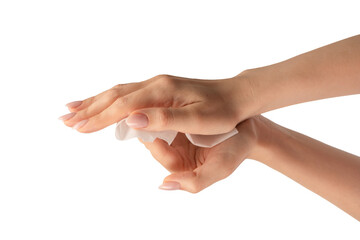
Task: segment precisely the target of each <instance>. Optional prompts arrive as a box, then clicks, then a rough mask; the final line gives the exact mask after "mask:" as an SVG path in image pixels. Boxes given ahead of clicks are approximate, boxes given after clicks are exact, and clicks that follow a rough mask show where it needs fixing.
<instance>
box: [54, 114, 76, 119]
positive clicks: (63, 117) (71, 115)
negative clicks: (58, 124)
mask: <svg viewBox="0 0 360 240" xmlns="http://www.w3.org/2000/svg"><path fill="white" fill-rule="evenodd" d="M75 114H76V113H68V114H65V115H63V116H61V117H59V118H58V119H59V120H62V121H66V120H69V119H70V118H72V117H73V116H74V115H75Z"/></svg>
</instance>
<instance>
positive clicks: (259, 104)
mask: <svg viewBox="0 0 360 240" xmlns="http://www.w3.org/2000/svg"><path fill="white" fill-rule="evenodd" d="M238 77H239V78H241V79H244V78H245V79H248V82H249V85H250V87H251V91H252V94H253V97H254V101H253V102H254V103H255V104H256V106H255V107H253V108H252V109H254V110H253V111H255V112H252V113H249V116H242V117H245V118H246V117H250V115H251V116H254V115H257V114H260V113H263V112H267V111H269V110H272V109H277V108H281V107H284V106H288V105H292V104H297V103H301V102H307V101H312V100H318V99H323V98H330V97H336V96H344V95H350V94H357V93H360V35H357V36H354V37H351V38H348V39H345V40H342V41H339V42H336V43H333V44H330V45H327V46H324V47H321V48H318V49H315V50H313V51H310V52H307V53H304V54H301V55H299V56H296V57H294V58H291V59H288V60H286V61H283V62H280V63H276V64H273V65H270V66H266V67H261V68H256V69H250V70H247V71H244V72H243V73H241V74H240V75H238Z"/></svg>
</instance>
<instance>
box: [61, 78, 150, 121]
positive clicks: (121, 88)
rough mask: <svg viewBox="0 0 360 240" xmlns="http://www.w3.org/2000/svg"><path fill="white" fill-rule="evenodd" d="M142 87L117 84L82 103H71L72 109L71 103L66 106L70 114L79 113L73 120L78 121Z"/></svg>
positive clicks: (132, 84)
mask: <svg viewBox="0 0 360 240" xmlns="http://www.w3.org/2000/svg"><path fill="white" fill-rule="evenodd" d="M143 85H144V84H143V83H127V84H117V85H115V86H114V87H112V88H110V89H108V90H106V91H104V92H102V93H100V94H98V95H96V96H93V97H90V98H87V99H85V100H84V101H75V102H72V103H74V107H72V103H68V104H67V106H68V108H69V110H70V112H76V113H80V114H79V115H78V118H74V119H73V120H74V121H79V120H81V119H85V118H89V117H91V116H93V115H95V114H97V113H99V112H101V111H103V110H104V109H105V108H107V107H108V106H109V105H111V103H113V102H114V101H115V100H116V98H117V97H121V96H124V95H126V94H129V93H131V92H133V91H136V90H137V89H139V88H141V87H143ZM78 104H80V105H78Z"/></svg>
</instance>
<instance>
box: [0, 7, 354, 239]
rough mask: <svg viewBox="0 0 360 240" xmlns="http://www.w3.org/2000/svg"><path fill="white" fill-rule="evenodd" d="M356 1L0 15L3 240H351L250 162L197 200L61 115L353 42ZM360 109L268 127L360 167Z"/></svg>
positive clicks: (296, 191)
mask: <svg viewBox="0 0 360 240" xmlns="http://www.w3.org/2000/svg"><path fill="white" fill-rule="evenodd" d="M356 2H358V1H352V2H349V1H338V2H335V1H309V2H308V3H306V1H298V3H294V1H283V2H279V1H247V2H242V1H223V0H222V1H209V0H207V1H195V0H193V1H184V0H183V1H145V0H144V1H136V0H132V1H90V0H87V1H76V0H70V1H65V0H62V1H16V0H9V1H6V0H1V1H0V81H1V83H0V107H1V119H0V123H1V124H0V139H1V145H0V148H1V151H0V239H1V240H8V239H37V240H40V239H317V238H318V239H359V238H360V224H359V222H358V221H356V220H355V219H353V218H352V217H350V216H349V215H347V214H346V213H344V212H343V211H342V210H340V209H338V208H337V207H335V206H334V205H332V204H331V203H329V202H327V201H326V200H324V199H322V198H321V197H319V196H318V195H316V194H314V193H312V192H311V191H309V190H307V189H305V188H304V187H302V186H300V185H299V184H297V183H295V182H294V181H292V180H291V179H289V178H287V177H285V176H283V175H281V174H280V173H278V172H276V171H274V170H272V169H270V168H268V167H267V166H265V165H262V164H260V163H258V162H255V161H251V160H246V161H245V162H244V163H243V164H242V165H241V166H240V167H239V168H238V169H237V170H236V171H235V172H234V173H233V174H232V175H231V176H230V177H229V178H227V179H225V180H223V181H221V182H218V183H216V184H214V185H213V186H211V187H209V188H208V189H205V190H204V191H202V192H200V193H198V194H190V193H187V192H182V191H171V192H168V191H161V190H158V188H157V187H158V186H159V185H160V184H161V183H162V180H163V178H164V177H165V176H167V174H168V172H167V171H166V170H165V169H163V168H162V167H161V165H160V164H159V163H157V162H156V161H155V160H154V159H153V158H152V157H151V155H150V153H149V152H148V151H147V150H146V149H145V148H144V147H143V146H142V144H140V143H139V142H137V140H135V139H134V140H129V141H126V142H119V141H117V140H116V139H115V136H114V130H115V126H114V125H112V126H110V127H108V128H106V129H104V130H102V131H99V132H96V133H91V134H81V133H79V132H77V131H74V130H72V129H71V128H68V127H65V125H63V123H62V122H61V121H59V120H57V117H59V116H60V115H63V114H66V113H67V109H66V108H65V107H64V104H66V103H68V102H70V101H75V100H82V99H85V98H87V97H90V96H93V95H95V94H97V93H100V92H102V91H104V90H106V89H108V88H110V87H112V86H114V85H115V84H118V83H127V82H134V81H142V80H145V79H147V78H150V77H152V76H154V75H157V74H161V73H166V74H172V75H178V76H184V77H194V78H208V79H216V78H226V77H231V76H234V75H236V74H238V73H240V72H241V71H242V70H245V69H247V68H253V67H260V66H264V65H268V64H271V63H275V62H278V61H282V60H285V59H287V58H289V57H292V56H295V55H297V54H300V53H303V52H306V51H309V50H312V49H314V48H317V47H320V46H323V45H326V44H329V43H332V42H334V41H337V40H341V39H344V38H347V37H350V36H353V35H356V34H359V23H360V14H359V7H357V6H356ZM359 104H360V95H355V96H349V97H341V98H334V99H328V100H321V101H316V102H311V103H306V104H300V105H296V106H291V107H286V108H283V109H280V110H275V111H272V112H269V113H266V114H264V115H265V116H267V117H269V118H270V119H271V120H273V121H275V122H277V123H279V124H282V125H284V126H286V127H288V128H291V129H293V130H296V131H299V132H302V133H304V134H306V135H309V136H311V137H313V138H316V139H318V140H321V141H323V142H325V143H327V144H330V145H332V146H335V147H337V148H341V149H343V150H346V151H349V152H351V153H353V154H356V155H360V147H359V146H360V138H359V133H360V126H359V122H360V114H359Z"/></svg>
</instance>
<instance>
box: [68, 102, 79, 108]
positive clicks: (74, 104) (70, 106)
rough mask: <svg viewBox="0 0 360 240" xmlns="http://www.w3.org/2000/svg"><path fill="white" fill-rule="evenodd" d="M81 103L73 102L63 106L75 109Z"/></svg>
mask: <svg viewBox="0 0 360 240" xmlns="http://www.w3.org/2000/svg"><path fill="white" fill-rule="evenodd" d="M81 103H82V101H75V102H71V103H68V104H66V105H65V106H67V107H69V108H77V107H78V106H80V105H81Z"/></svg>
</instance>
